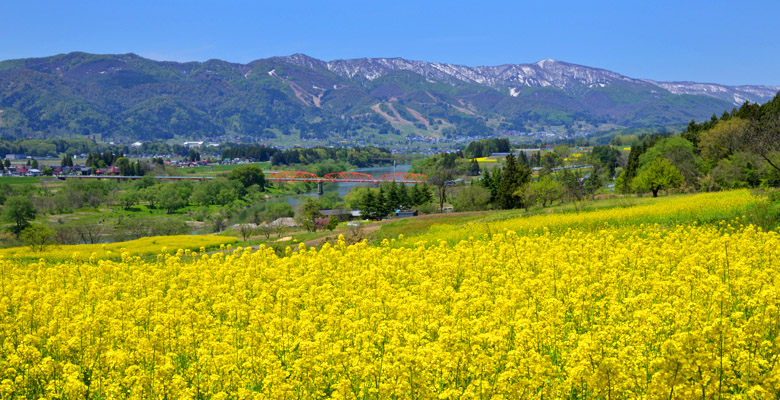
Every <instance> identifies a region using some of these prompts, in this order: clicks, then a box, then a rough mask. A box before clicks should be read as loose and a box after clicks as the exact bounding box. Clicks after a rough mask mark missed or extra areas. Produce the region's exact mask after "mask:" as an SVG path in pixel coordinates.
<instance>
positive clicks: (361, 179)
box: [265, 171, 427, 184]
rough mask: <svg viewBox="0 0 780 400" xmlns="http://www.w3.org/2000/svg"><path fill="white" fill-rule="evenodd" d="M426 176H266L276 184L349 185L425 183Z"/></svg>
mask: <svg viewBox="0 0 780 400" xmlns="http://www.w3.org/2000/svg"><path fill="white" fill-rule="evenodd" d="M426 178H427V177H426V176H425V175H422V174H410V173H408V172H402V173H396V174H387V175H382V177H381V178H374V177H373V176H371V175H369V174H364V173H362V172H332V173H330V174H325V176H323V177H319V176H317V175H315V174H312V173H311V172H303V171H280V172H271V173H269V174H267V175H266V176H265V180H267V181H276V182H318V183H324V182H347V183H381V182H398V183H408V184H414V183H425V180H426Z"/></svg>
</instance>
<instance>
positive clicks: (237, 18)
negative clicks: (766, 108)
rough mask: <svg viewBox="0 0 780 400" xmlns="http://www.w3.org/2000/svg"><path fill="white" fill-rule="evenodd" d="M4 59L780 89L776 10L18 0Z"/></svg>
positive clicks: (775, 6) (616, 4)
mask: <svg viewBox="0 0 780 400" xmlns="http://www.w3.org/2000/svg"><path fill="white" fill-rule="evenodd" d="M0 15H2V16H3V17H2V23H1V24H0V37H2V38H3V39H2V40H0V60H5V59H12V58H24V57H39V56H47V55H53V54H58V53H67V52H70V51H86V52H90V53H128V52H133V53H136V54H139V55H142V56H144V57H149V58H153V59H157V60H172V61H204V60H207V59H211V58H218V59H223V60H227V61H233V62H241V63H245V62H248V61H252V60H255V59H258V58H265V57H270V56H275V55H289V54H293V53H306V54H308V55H310V56H313V57H316V58H320V59H324V60H333V59H340V58H360V57H404V58H408V59H415V60H424V61H437V62H446V63H455V64H464V65H469V66H477V65H499V64H508V63H530V62H536V61H538V60H541V59H544V58H553V59H557V60H562V61H568V62H572V63H577V64H583V65H587V66H592V67H599V68H605V69H608V70H612V71H615V72H618V73H622V74H624V75H628V76H631V77H635V78H647V79H655V80H690V81H698V82H715V83H723V84H732V85H736V84H766V85H780V44H778V42H777V41H778V38H780V24H779V23H777V18H778V16H780V2H777V1H745V2H733V1H731V2H726V1H698V0H697V1H685V0H677V1H666V0H659V1H638V0H636V1H632V0H625V1H582V0H579V1H557V2H552V1H548V2H530V1H506V2H504V1H493V2H490V1H483V2H478V1H468V2H466V1H454V0H453V1H420V0H418V1H390V2H367V1H310V2H307V1H284V0H282V1H279V0H277V1H274V2H268V1H255V2H249V1H246V2H242V1H231V0H224V1H199V0H190V1H166V0H156V1H147V0H139V1H132V2H130V1H72V2H71V1H61V0H58V1H54V0H50V1H35V0H26V1H14V0H7V1H4V2H2V4H0Z"/></svg>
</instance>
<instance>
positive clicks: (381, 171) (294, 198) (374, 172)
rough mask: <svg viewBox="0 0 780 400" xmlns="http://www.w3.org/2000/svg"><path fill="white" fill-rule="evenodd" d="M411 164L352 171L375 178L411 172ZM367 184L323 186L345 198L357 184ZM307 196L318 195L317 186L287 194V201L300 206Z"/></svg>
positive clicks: (326, 191)
mask: <svg viewBox="0 0 780 400" xmlns="http://www.w3.org/2000/svg"><path fill="white" fill-rule="evenodd" d="M411 166H412V165H411V164H398V165H396V166H395V167H393V166H392V165H389V166H386V167H371V168H358V169H354V170H352V171H354V172H362V173H364V174H369V175H371V176H373V177H374V178H377V179H378V178H381V177H382V175H387V174H393V173H401V172H409V168H411ZM360 185H363V186H365V185H366V184H364V183H346V182H329V183H325V184H324V186H323V187H322V189H323V191H324V192H325V193H326V194H327V193H334V192H335V193H338V195H339V197H341V198H343V197H344V196H345V195H346V194H347V193H349V191H350V190H352V188H354V187H355V186H360ZM306 196H318V194H317V188H316V187H315V188H314V189H312V190H310V191H308V192H306V193H303V194H299V195H291V196H287V203H288V204H290V205H291V206H292V207H293V208H298V204H301V202H302V201H303V199H304V198H305V197H306Z"/></svg>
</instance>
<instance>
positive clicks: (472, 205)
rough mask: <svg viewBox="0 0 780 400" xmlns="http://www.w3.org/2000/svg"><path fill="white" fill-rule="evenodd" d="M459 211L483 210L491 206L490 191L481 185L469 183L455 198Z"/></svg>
mask: <svg viewBox="0 0 780 400" xmlns="http://www.w3.org/2000/svg"><path fill="white" fill-rule="evenodd" d="M454 205H455V208H456V209H457V210H458V211H482V210H487V209H489V208H490V191H489V190H487V189H485V188H484V187H482V186H480V185H474V184H472V185H469V186H466V187H464V188H463V190H461V191H460V193H458V195H457V196H456V197H455V200H454Z"/></svg>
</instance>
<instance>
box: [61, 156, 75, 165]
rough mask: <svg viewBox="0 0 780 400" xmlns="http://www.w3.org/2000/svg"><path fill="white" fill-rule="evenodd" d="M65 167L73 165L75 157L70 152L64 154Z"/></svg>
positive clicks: (63, 163) (63, 162)
mask: <svg viewBox="0 0 780 400" xmlns="http://www.w3.org/2000/svg"><path fill="white" fill-rule="evenodd" d="M61 164H62V166H63V167H72V166H73V157H72V156H71V155H70V154H65V155H64V156H62V162H61Z"/></svg>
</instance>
